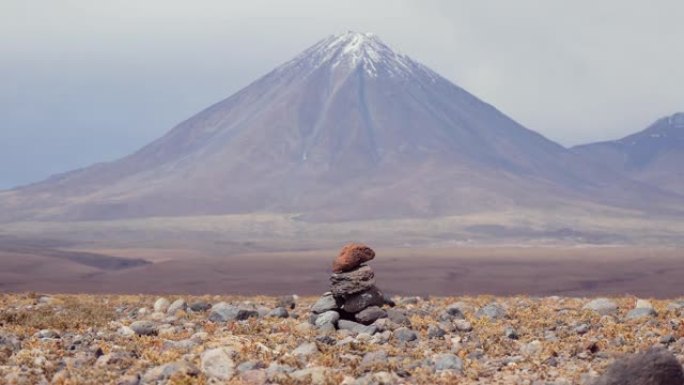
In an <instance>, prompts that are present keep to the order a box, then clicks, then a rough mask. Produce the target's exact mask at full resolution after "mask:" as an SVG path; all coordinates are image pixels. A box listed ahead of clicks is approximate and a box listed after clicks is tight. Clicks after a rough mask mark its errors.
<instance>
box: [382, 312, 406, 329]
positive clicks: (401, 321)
mask: <svg viewBox="0 0 684 385" xmlns="http://www.w3.org/2000/svg"><path fill="white" fill-rule="evenodd" d="M387 318H389V320H390V321H392V322H394V323H395V324H397V325H404V326H408V327H411V321H410V320H409V318H408V317H407V316H406V314H405V313H404V312H403V311H401V310H397V309H388V310H387Z"/></svg>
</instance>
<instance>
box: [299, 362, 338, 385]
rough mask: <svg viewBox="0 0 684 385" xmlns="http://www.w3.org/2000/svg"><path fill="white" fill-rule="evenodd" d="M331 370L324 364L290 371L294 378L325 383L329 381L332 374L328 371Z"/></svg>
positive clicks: (321, 384) (315, 383) (301, 380)
mask: <svg viewBox="0 0 684 385" xmlns="http://www.w3.org/2000/svg"><path fill="white" fill-rule="evenodd" d="M330 370H331V369H330V368H326V367H324V366H314V367H310V368H304V369H299V370H295V371H294V372H292V373H290V378H294V379H295V380H297V381H300V382H303V381H306V383H307V384H312V385H324V384H328V383H329V382H328V378H329V377H330V375H329V373H328V372H330Z"/></svg>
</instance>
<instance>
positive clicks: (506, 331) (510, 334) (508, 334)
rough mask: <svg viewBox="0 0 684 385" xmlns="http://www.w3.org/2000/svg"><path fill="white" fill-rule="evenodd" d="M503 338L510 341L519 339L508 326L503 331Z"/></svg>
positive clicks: (515, 332) (516, 333) (514, 331)
mask: <svg viewBox="0 0 684 385" xmlns="http://www.w3.org/2000/svg"><path fill="white" fill-rule="evenodd" d="M504 336H505V337H506V338H509V339H512V340H517V339H518V338H520V336H519V335H518V332H517V331H516V330H515V329H513V328H512V327H510V326H509V327H507V328H506V329H504Z"/></svg>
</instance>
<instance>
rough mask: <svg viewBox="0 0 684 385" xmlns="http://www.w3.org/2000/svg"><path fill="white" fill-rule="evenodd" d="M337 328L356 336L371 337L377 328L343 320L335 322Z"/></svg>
mask: <svg viewBox="0 0 684 385" xmlns="http://www.w3.org/2000/svg"><path fill="white" fill-rule="evenodd" d="M337 327H338V328H339V329H340V330H349V331H351V332H353V333H356V334H359V333H367V334H370V335H373V334H375V332H376V331H377V328H376V327H375V326H373V325H363V324H360V323H357V322H354V321H348V320H343V319H341V320H339V321H337Z"/></svg>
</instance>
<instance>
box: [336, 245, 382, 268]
mask: <svg viewBox="0 0 684 385" xmlns="http://www.w3.org/2000/svg"><path fill="white" fill-rule="evenodd" d="M373 258H375V251H373V249H371V248H370V247H368V246H366V245H363V244H360V243H350V244H348V245H346V246H344V247H343V248H342V251H340V255H338V256H337V258H335V261H334V262H333V272H335V273H342V272H345V271H350V270H354V269H356V268H357V267H359V266H360V265H361V264H362V263H364V262H368V261H370V260H371V259H373Z"/></svg>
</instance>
